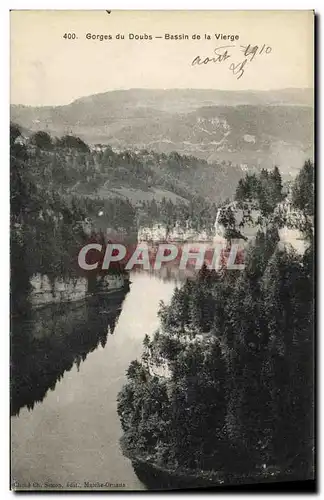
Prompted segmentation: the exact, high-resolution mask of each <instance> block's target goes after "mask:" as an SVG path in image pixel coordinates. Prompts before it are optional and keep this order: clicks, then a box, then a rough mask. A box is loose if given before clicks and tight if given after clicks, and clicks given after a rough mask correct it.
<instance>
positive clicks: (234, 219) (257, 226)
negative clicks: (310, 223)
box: [214, 198, 308, 254]
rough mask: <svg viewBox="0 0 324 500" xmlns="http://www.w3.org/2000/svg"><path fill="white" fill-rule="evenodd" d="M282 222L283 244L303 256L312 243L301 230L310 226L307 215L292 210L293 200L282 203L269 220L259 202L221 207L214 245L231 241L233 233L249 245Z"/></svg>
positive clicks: (281, 237) (216, 221)
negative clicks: (307, 224) (272, 224)
mask: <svg viewBox="0 0 324 500" xmlns="http://www.w3.org/2000/svg"><path fill="white" fill-rule="evenodd" d="M276 220H277V221H279V227H280V229H279V231H278V232H279V237H280V242H279V245H280V246H281V247H282V248H284V247H286V248H287V247H292V248H293V249H294V250H295V251H297V252H298V253H300V254H303V253H304V252H305V250H306V248H307V245H308V243H307V242H306V241H305V236H304V234H303V232H302V231H301V228H302V227H305V224H306V223H307V220H306V217H305V215H304V214H303V213H302V212H300V211H299V210H295V209H294V208H293V207H292V204H291V201H290V199H289V198H286V199H285V200H284V201H283V202H282V203H280V204H278V206H277V207H276V208H275V210H274V213H273V214H272V215H271V216H270V217H269V218H266V217H264V216H263V215H262V213H261V210H260V209H259V207H258V204H257V203H256V202H255V201H244V202H237V201H234V202H231V203H228V204H227V205H224V206H223V207H221V208H220V209H219V210H218V212H217V216H216V220H215V236H214V242H216V241H217V242H218V241H223V240H226V238H227V232H228V230H230V234H232V235H234V236H231V237H230V238H231V239H235V238H238V239H240V238H242V239H244V240H245V241H246V243H247V244H248V243H249V242H250V241H253V240H254V239H255V237H256V235H257V233H258V231H265V229H266V228H267V226H269V225H271V223H272V222H274V221H276Z"/></svg>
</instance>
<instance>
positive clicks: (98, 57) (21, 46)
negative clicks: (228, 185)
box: [11, 11, 314, 105]
mask: <svg viewBox="0 0 324 500" xmlns="http://www.w3.org/2000/svg"><path fill="white" fill-rule="evenodd" d="M313 22H314V16H313V12H312V11H250V12H249V11H174V12H170V11H142V12H135V11H113V12H112V13H111V14H110V15H109V14H107V12H105V11H12V12H11V102H12V103H16V104H18V103H20V104H28V105H49V104H51V105H57V104H66V103H69V102H71V101H73V100H74V99H77V98H79V97H82V96H86V95H90V94H95V93H99V92H106V91H109V90H115V89H128V88H210V89H227V90H245V89H261V90H266V89H276V88H286V87H313ZM65 33H66V34H68V33H75V35H76V37H77V39H74V40H73V39H65V38H64V37H63V35H64V34H65ZM87 33H91V34H92V35H111V37H112V40H109V39H108V40H103V41H100V40H92V39H91V40H88V39H87V38H86V34H87ZM118 33H119V34H123V35H124V36H125V39H124V40H122V39H119V40H118V39H116V35H117V34H118ZM167 33H168V34H178V35H181V34H188V35H189V40H166V39H165V34H167ZM205 33H206V34H209V35H210V36H211V40H208V39H207V40H206V39H205ZM129 34H134V35H144V34H146V35H147V36H149V35H152V38H153V39H152V40H130V39H129ZM194 34H199V35H200V37H201V38H200V40H197V39H192V35H194ZM215 34H225V35H228V34H229V35H231V34H232V35H238V36H239V40H234V41H230V40H220V39H218V40H216V38H215ZM155 36H161V37H162V38H155ZM248 44H251V45H252V46H255V45H257V46H258V52H261V49H262V47H263V46H264V47H263V50H262V52H261V53H258V52H256V54H255V56H254V57H253V54H249V55H248V61H247V63H246V64H245V66H244V74H243V76H242V77H241V78H239V79H237V77H238V76H239V74H240V72H239V66H238V65H239V64H241V63H242V62H243V61H244V59H245V58H246V57H245V55H244V53H243V51H242V47H241V46H247V45H248ZM225 45H226V46H228V45H230V46H231V47H228V48H227V49H218V54H221V55H223V54H224V52H225V50H227V56H229V57H227V56H225V57H223V60H222V61H221V62H217V63H214V62H208V64H202V65H197V64H195V65H194V66H193V65H192V61H193V60H194V59H195V58H196V57H197V56H199V57H200V61H203V60H205V59H206V58H207V57H209V58H212V57H213V56H214V57H215V54H214V50H215V48H217V47H220V46H225ZM243 50H244V49H243ZM266 51H267V52H268V53H266ZM251 59H252V60H251ZM231 68H232V69H231ZM233 69H236V70H237V71H238V73H237V75H234V74H233Z"/></svg>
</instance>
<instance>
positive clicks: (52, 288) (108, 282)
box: [30, 274, 125, 308]
mask: <svg viewBox="0 0 324 500" xmlns="http://www.w3.org/2000/svg"><path fill="white" fill-rule="evenodd" d="M30 284H31V286H32V291H31V293H30V302H31V306H32V307H33V308H39V307H43V306H45V305H49V304H58V303H71V302H78V301H82V300H84V299H85V298H86V297H87V295H89V293H88V280H87V279H86V278H84V277H80V278H76V279H65V280H63V279H55V280H54V282H51V281H50V279H49V278H48V276H46V275H41V274H36V275H34V276H33V277H32V278H31V280H30ZM124 286H125V277H124V276H123V275H119V274H118V275H105V276H102V277H101V282H100V285H99V287H98V291H99V292H101V293H103V292H106V293H107V292H112V291H118V290H121V289H122V288H123V287H124Z"/></svg>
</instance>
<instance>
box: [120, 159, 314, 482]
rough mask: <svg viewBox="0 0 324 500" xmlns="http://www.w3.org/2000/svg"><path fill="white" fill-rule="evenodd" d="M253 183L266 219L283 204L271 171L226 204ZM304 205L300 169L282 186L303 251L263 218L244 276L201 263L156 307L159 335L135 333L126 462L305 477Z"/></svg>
mask: <svg viewBox="0 0 324 500" xmlns="http://www.w3.org/2000/svg"><path fill="white" fill-rule="evenodd" d="M269 176H270V179H271V182H269V183H267V182H266V177H268V178H269ZM263 181H264V182H265V184H266V187H267V190H268V191H269V192H270V191H272V193H273V194H272V195H270V197H269V200H266V197H264V196H263V194H262V196H261V193H262V189H260V186H261V185H262V182H263ZM251 184H253V185H254V187H253V189H254V197H255V196H257V197H260V196H261V198H260V199H261V203H264V211H265V212H266V213H268V214H270V215H271V213H272V211H273V210H274V208H275V205H276V203H278V201H280V198H281V195H280V192H281V189H280V179H279V178H278V175H277V172H276V170H275V171H274V172H273V173H272V174H270V173H265V172H263V173H262V174H261V177H260V178H258V179H256V178H254V177H252V179H251V177H247V178H246V179H245V181H243V182H240V184H239V186H238V189H237V192H236V197H237V198H238V199H240V200H241V201H244V200H247V199H250V198H251V189H250V185H251ZM276 186H277V189H276V188H275V187H276ZM273 196H274V197H275V198H274V199H273ZM313 198H314V168H313V165H312V163H310V162H306V163H305V165H304V167H303V168H302V170H301V171H300V173H299V175H298V176H297V178H296V179H295V181H294V185H293V188H292V203H293V206H294V208H295V209H296V210H298V211H300V213H301V214H303V215H304V217H306V218H307V220H308V222H309V224H308V230H307V231H305V233H304V238H305V239H306V240H307V242H308V247H307V250H306V251H305V253H303V254H298V253H297V252H295V251H294V250H293V248H292V247H289V246H284V245H278V242H279V236H278V229H279V227H280V223H279V222H278V220H275V219H274V218H271V217H270V218H269V220H271V223H269V224H268V226H267V228H266V230H265V231H260V232H259V233H258V234H257V237H256V239H255V242H254V243H253V244H250V245H249V247H248V250H247V253H246V256H245V269H244V271H233V270H230V271H227V270H226V269H221V270H220V272H215V271H209V270H207V269H206V268H202V269H201V271H200V272H199V274H198V276H197V278H196V279H194V280H192V279H188V280H187V281H186V282H185V283H184V284H183V286H181V287H180V288H177V289H176V290H175V292H174V295H173V297H172V300H171V303H170V305H169V306H166V305H164V304H163V303H162V304H161V308H160V313H159V316H160V328H159V330H158V331H157V332H156V333H155V334H154V335H153V336H152V337H148V336H146V337H145V339H144V342H143V354H142V357H141V359H140V360H134V361H133V362H132V363H131V364H130V366H129V368H128V370H127V383H126V385H125V386H124V388H123V389H122V391H121V392H120V393H119V398H118V413H119V416H120V420H121V424H122V428H123V432H124V434H123V437H122V447H123V450H124V453H125V454H126V455H127V456H129V457H130V458H131V459H132V460H133V463H134V464H138V463H144V464H146V466H148V464H151V465H153V468H154V470H155V471H156V470H160V471H167V472H168V473H170V474H172V473H175V472H177V473H178V474H180V475H181V474H182V475H183V477H188V475H190V474H192V475H194V476H196V477H197V478H198V477H199V478H200V480H201V479H202V478H205V479H206V481H207V483H208V480H210V481H213V482H214V483H215V482H216V483H217V482H219V483H224V482H225V483H230V484H233V483H235V482H244V481H245V482H251V481H253V480H256V478H257V480H260V478H261V480H262V478H263V479H264V480H266V478H268V479H276V478H278V477H280V478H284V479H285V478H290V479H291V478H294V479H303V478H311V477H313V471H314V469H313V466H314V455H313V451H314V407H313V404H314V343H313V330H314V310H313V296H314V280H313V277H314V270H313V267H314V241H313V227H312V230H311V231H310V230H309V226H310V225H311V226H313V216H314V204H313Z"/></svg>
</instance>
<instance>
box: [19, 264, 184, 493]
mask: <svg viewBox="0 0 324 500" xmlns="http://www.w3.org/2000/svg"><path fill="white" fill-rule="evenodd" d="M174 287H175V283H174V282H173V281H163V280H161V279H159V278H158V277H157V276H150V275H148V274H146V273H135V274H133V275H132V276H131V285H130V291H129V293H127V295H125V294H124V295H120V296H119V297H118V296H116V297H115V298H113V297H112V296H111V297H109V301H108V302H106V303H101V305H100V304H99V306H98V305H97V306H96V305H94V304H92V305H90V304H87V305H85V307H84V308H81V309H75V310H74V309H71V306H69V307H62V308H61V309H58V310H55V309H50V310H48V311H46V310H42V311H38V312H37V313H35V315H34V316H33V318H25V319H24V322H23V323H22V322H20V323H17V322H15V324H14V325H13V327H14V328H13V332H12V335H13V342H12V413H13V415H14V416H13V417H12V420H11V450H12V451H11V471H12V472H11V474H12V480H13V481H15V484H19V485H21V487H22V488H23V489H29V488H31V489H35V486H33V484H34V483H35V484H37V485H38V486H36V489H43V488H44V487H46V484H54V483H59V484H61V485H62V487H63V488H71V487H72V486H71V484H72V482H76V483H78V484H79V485H80V486H81V487H82V486H83V484H84V482H86V481H89V482H92V483H95V482H96V481H98V482H100V483H105V482H107V481H108V482H110V483H119V484H124V485H125V487H123V488H122V489H126V490H140V489H145V486H144V485H143V483H142V481H141V480H139V479H138V477H137V475H136V474H135V472H134V470H133V468H132V464H131V462H130V460H128V459H127V458H126V457H125V456H124V455H123V454H122V452H121V449H120V445H119V440H120V438H121V436H122V430H121V426H120V422H119V418H118V415H117V402H116V399H117V394H118V392H119V391H120V389H121V388H122V386H123V384H124V383H125V381H126V377H125V372H126V370H127V368H128V366H129V363H130V362H131V361H132V360H133V359H136V358H137V359H138V358H139V357H140V355H141V352H142V341H143V338H144V335H145V334H152V333H153V332H154V331H155V330H156V328H158V326H159V318H158V316H157V311H158V308H159V302H160V300H163V301H165V302H166V303H168V302H169V300H170V299H171V296H172V293H173V290H174ZM33 314H34V313H33ZM114 325H115V326H114ZM114 328H115V329H114ZM108 330H109V331H110V333H113V335H110V334H109V333H108ZM105 342H107V345H106V346H105V347H103V346H104V345H105ZM91 351H92V352H91ZM82 360H85V362H82ZM79 363H81V364H79ZM78 366H79V368H78ZM50 388H53V389H54V390H49V389H50ZM36 401H42V402H41V403H39V404H35V402H36ZM28 408H33V409H32V410H29V409H28Z"/></svg>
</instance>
